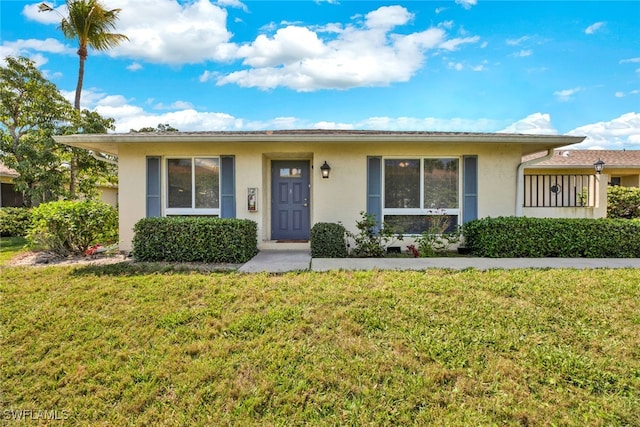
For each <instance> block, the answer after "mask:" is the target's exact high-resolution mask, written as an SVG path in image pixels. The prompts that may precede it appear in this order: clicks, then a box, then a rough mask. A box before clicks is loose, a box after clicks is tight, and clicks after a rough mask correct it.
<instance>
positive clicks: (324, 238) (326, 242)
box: [311, 222, 347, 258]
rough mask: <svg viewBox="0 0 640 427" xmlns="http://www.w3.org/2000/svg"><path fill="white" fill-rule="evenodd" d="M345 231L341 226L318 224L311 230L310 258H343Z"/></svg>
mask: <svg viewBox="0 0 640 427" xmlns="http://www.w3.org/2000/svg"><path fill="white" fill-rule="evenodd" d="M345 236H346V230H345V228H344V226H343V225H342V224H336V223H330V222H319V223H317V224H315V225H314V226H313V227H312V228H311V256H312V257H314V258H345V257H346V256H347V242H346V240H345Z"/></svg>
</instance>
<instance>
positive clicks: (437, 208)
mask: <svg viewBox="0 0 640 427" xmlns="http://www.w3.org/2000/svg"><path fill="white" fill-rule="evenodd" d="M459 165H460V159H459V158H457V157H443V158H401V159H400V158H386V159H384V167H383V173H384V179H383V182H384V190H383V191H384V205H383V211H382V213H383V217H384V218H383V220H384V222H385V223H386V224H388V225H389V226H390V227H392V228H393V229H394V230H395V231H396V232H400V233H403V234H420V233H422V232H423V231H427V230H428V229H429V228H430V226H431V225H435V223H436V222H438V223H439V224H442V222H443V221H444V222H446V223H447V224H446V225H447V227H446V230H447V231H449V230H453V229H454V228H455V226H456V225H458V222H459V218H460V185H461V184H460V173H459Z"/></svg>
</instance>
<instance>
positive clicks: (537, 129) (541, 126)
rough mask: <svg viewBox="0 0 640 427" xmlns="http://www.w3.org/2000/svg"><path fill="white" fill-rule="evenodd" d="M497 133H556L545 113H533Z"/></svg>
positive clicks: (548, 116)
mask: <svg viewBox="0 0 640 427" xmlns="http://www.w3.org/2000/svg"><path fill="white" fill-rule="evenodd" d="M498 132H499V133H521V134H536V135H557V134H558V131H557V129H556V128H555V127H553V125H552V124H551V116H550V115H549V114H547V113H533V114H530V115H528V116H527V117H525V118H524V119H521V120H518V121H517V122H515V123H512V124H511V125H509V126H507V127H506V128H504V129H502V130H500V131H498Z"/></svg>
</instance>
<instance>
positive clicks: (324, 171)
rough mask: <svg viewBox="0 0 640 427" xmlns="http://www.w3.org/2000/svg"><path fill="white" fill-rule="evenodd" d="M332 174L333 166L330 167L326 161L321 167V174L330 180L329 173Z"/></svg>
mask: <svg viewBox="0 0 640 427" xmlns="http://www.w3.org/2000/svg"><path fill="white" fill-rule="evenodd" d="M330 172H331V166H329V164H328V163H327V161H326V160H325V161H324V164H323V165H322V166H320V173H322V177H323V178H329V173H330Z"/></svg>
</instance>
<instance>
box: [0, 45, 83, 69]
mask: <svg viewBox="0 0 640 427" xmlns="http://www.w3.org/2000/svg"><path fill="white" fill-rule="evenodd" d="M45 53H56V54H63V55H75V54H76V49H74V48H71V47H69V46H67V45H64V44H62V43H60V42H59V41H58V40H56V39H52V38H47V39H45V40H38V39H26V40H25V39H19V40H15V41H7V42H3V43H2V45H0V61H1V62H2V63H4V58H6V57H7V56H14V57H17V56H25V57H27V58H29V59H31V60H32V61H33V62H35V63H36V65H37V66H38V67H40V66H42V65H44V64H46V63H47V62H49V59H48V58H47V57H46V56H44V54H45Z"/></svg>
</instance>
